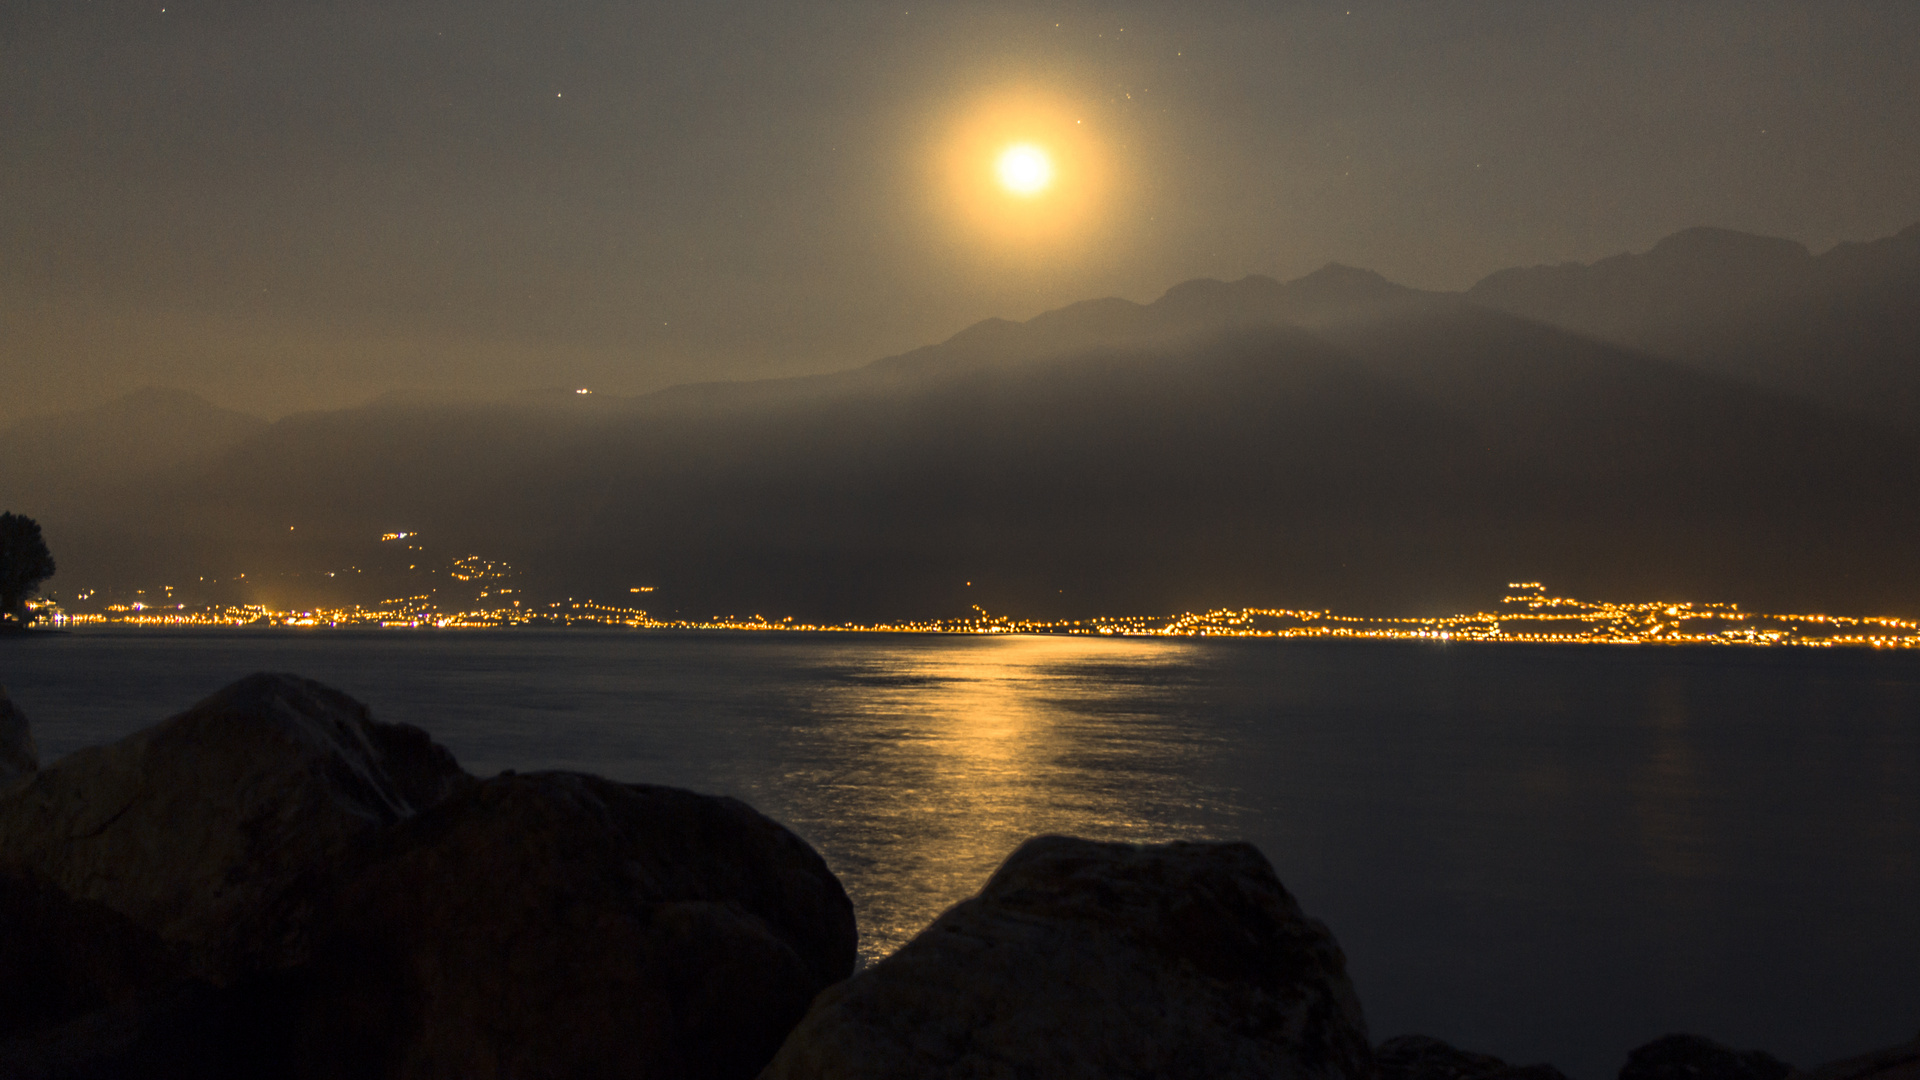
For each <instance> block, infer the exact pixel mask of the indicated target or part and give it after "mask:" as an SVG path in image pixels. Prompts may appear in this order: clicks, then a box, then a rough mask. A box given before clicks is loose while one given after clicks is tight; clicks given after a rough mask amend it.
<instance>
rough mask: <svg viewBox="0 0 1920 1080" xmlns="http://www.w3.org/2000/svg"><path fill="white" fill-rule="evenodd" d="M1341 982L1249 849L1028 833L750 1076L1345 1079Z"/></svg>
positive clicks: (1350, 1009)
mask: <svg viewBox="0 0 1920 1080" xmlns="http://www.w3.org/2000/svg"><path fill="white" fill-rule="evenodd" d="M1345 968H1346V963H1345V959H1344V957H1343V956H1342V954H1341V952H1340V948H1339V946H1338V945H1337V944H1336V943H1335V942H1334V940H1333V936H1332V935H1331V934H1330V933H1329V932H1328V931H1327V929H1326V927H1325V926H1323V925H1321V924H1320V923H1318V922H1315V921H1314V920H1312V919H1309V918H1307V917H1306V916H1305V915H1304V914H1302V913H1301V911H1300V907H1299V905H1298V904H1297V903H1296V902H1295V901H1294V899H1293V897H1292V896H1290V895H1289V894H1288V893H1287V891H1286V889H1285V888H1283V887H1282V886H1281V884H1280V882H1279V881H1278V880H1277V879H1276V878H1275V877H1274V874H1273V870H1272V868H1271V867H1270V866H1269V865H1268V864H1267V861H1266V860H1265V859H1264V858H1263V857H1261V855H1260V853H1259V852H1258V851H1257V850H1255V849H1254V848H1253V847H1252V846H1250V845H1247V844H1197V843H1178V844H1167V845H1157V846H1147V847H1133V846H1129V845H1125V844H1101V843H1094V842H1092V841H1087V840H1078V839H1073V838H1069V837H1061V836H1047V837H1040V838H1038V839H1034V840H1030V841H1028V842H1027V843H1025V844H1023V845H1022V846H1021V847H1020V849H1019V850H1017V851H1015V852H1014V853H1013V854H1012V855H1011V856H1009V857H1008V859H1007V861H1006V862H1005V863H1004V864H1003V865H1002V866H1001V867H1000V869H999V870H998V871H997V872H996V873H995V874H994V876H993V878H992V879H991V880H990V881H988V883H987V885H986V887H985V888H983V889H982V890H981V891H980V894H979V895H978V896H975V897H974V898H972V899H970V900H966V901H963V902H962V903H960V904H959V905H957V906H955V907H954V908H952V909H951V910H949V911H948V912H947V913H946V914H944V915H942V916H941V917H940V918H939V919H937V920H935V921H934V923H933V925H931V926H929V927H928V928H927V929H926V930H924V931H922V932H921V934H920V935H919V936H918V937H916V938H914V939H913V940H912V941H911V942H909V943H907V945H906V946H904V947H903V948H901V949H900V951H898V952H896V953H895V954H893V955H892V956H890V957H888V958H886V959H885V960H882V961H880V962H879V963H878V964H876V965H874V966H873V967H870V968H868V969H866V970H865V971H862V972H861V973H860V974H858V975H856V976H854V977H853V978H852V979H849V980H848V981H847V982H845V983H842V984H840V985H839V986H836V987H833V988H832V989H830V990H828V991H827V992H826V993H824V994H822V995H821V996H820V997H819V998H818V999H817V1000H816V1001H815V1002H814V1005H813V1008H812V1009H811V1010H810V1011H809V1012H808V1014H807V1018H806V1019H805V1020H804V1021H802V1022H801V1024H800V1026H799V1027H798V1028H796V1029H795V1031H794V1033H793V1035H792V1036H791V1037H790V1038H789V1039H788V1040H787V1043H786V1045H785V1046H783V1047H782V1048H781V1050H780V1054H779V1056H778V1057H776V1058H775V1059H774V1061H773V1063H772V1064H771V1065H769V1066H768V1068H767V1071H766V1072H765V1073H763V1074H762V1075H763V1077H765V1080H802V1078H815V1077H821V1078H824V1077H834V1078H840V1080H857V1078H863V1077H876V1078H877V1077H901V1078H905V1077H928V1078H937V1077H973V1076H1046V1077H1063V1078H1064V1077H1196V1078H1198V1077H1209V1078H1215V1080H1219V1078H1232V1077H1255V1076H1258V1077H1294V1078H1302V1080H1304V1078H1308V1077H1313V1078H1326V1080H1333V1078H1352V1080H1359V1078H1362V1077H1366V1076H1369V1075H1370V1074H1371V1072H1372V1068H1373V1062H1372V1052H1371V1050H1370V1049H1369V1046H1368V1043H1367V1037H1366V1024H1365V1021H1364V1020H1363V1019H1362V1016H1361V1011H1360V1004H1359V1001H1358V999H1357V998H1356V997H1355V996H1354V992H1353V987H1352V986H1351V985H1350V984H1349V982H1348V981H1347V976H1346V970H1345Z"/></svg>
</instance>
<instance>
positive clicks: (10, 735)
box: [0, 686, 40, 788]
mask: <svg viewBox="0 0 1920 1080" xmlns="http://www.w3.org/2000/svg"><path fill="white" fill-rule="evenodd" d="M39 768H40V749H39V747H37V746H35V745H34V742H33V729H32V728H31V727H29V726H28V724H27V714H25V713H23V712H21V711H20V707H19V706H18V705H15V704H14V703H13V699H12V698H10V697H8V696H7V688H6V687H4V686H0V788H4V787H5V786H6V785H7V784H9V783H11V782H13V781H14V780H18V779H19V778H20V777H22V776H26V775H28V774H30V773H33V772H35V771H37V770H38V769H39Z"/></svg>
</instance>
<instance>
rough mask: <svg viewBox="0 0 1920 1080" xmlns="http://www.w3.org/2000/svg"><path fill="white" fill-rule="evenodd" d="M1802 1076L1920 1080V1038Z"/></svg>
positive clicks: (1840, 1079)
mask: <svg viewBox="0 0 1920 1080" xmlns="http://www.w3.org/2000/svg"><path fill="white" fill-rule="evenodd" d="M1801 1076H1802V1077H1804V1078H1805V1080H1920V1037H1916V1038H1915V1039H1914V1040H1913V1041H1912V1042H1904V1043H1901V1044H1900V1045H1899V1046H1890V1047H1887V1048H1886V1049H1885V1050H1876V1051H1874V1052H1873V1053H1871V1054H1862V1055H1860V1056H1859V1057H1851V1058H1847V1059H1845V1060H1843V1061H1834V1062H1829V1063H1828V1064H1825V1065H1822V1066H1820V1067H1819V1068H1817V1069H1810V1070H1808V1071H1807V1072H1805V1073H1802V1074H1801Z"/></svg>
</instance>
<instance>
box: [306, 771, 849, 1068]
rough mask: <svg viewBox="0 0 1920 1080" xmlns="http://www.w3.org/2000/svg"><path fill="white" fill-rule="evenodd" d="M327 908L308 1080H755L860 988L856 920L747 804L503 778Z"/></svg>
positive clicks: (819, 868) (368, 853) (549, 778)
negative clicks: (848, 990)
mask: <svg viewBox="0 0 1920 1080" xmlns="http://www.w3.org/2000/svg"><path fill="white" fill-rule="evenodd" d="M322 906H323V907H324V909H325V911H326V915H325V917H324V929H323V930H322V931H321V932H320V933H319V934H318V935H317V936H316V943H315V948H314V956H315V959H314V962H313V964H312V966H311V968H310V969H309V970H308V971H307V972H306V977H307V978H308V979H309V980H310V981H309V983H308V984H307V985H306V986H305V987H304V989H303V991H302V992H303V993H304V995H305V1000H306V1001H307V1005H306V1006H305V1008H304V1009H302V1010H300V1012H299V1015H300V1019H299V1020H298V1021H297V1022H296V1025H295V1026H296V1029H297V1032H298V1039H297V1042H296V1044H295V1047H294V1051H293V1061H294V1062H295V1065H294V1067H293V1070H292V1072H291V1073H290V1075H296V1076H298V1075H304V1076H313V1077H323V1076H383V1077H389V1078H394V1080H402V1078H421V1080H425V1078H429V1077H436V1078H437V1077H446V1078H454V1077H527V1078H537V1077H556V1078H558V1077H652V1076H671V1077H686V1078H700V1077H739V1078H746V1077H751V1076H753V1075H754V1074H755V1073H756V1072H757V1071H758V1070H759V1069H760V1068H761V1066H763V1065H764V1064H765V1063H766V1062H767V1060H768V1059H769V1058H770V1057H772V1056H773V1052H774V1050H775V1049H777V1048H778V1047H779V1045H780V1042H781V1040H782V1039H784V1038H785V1037H786V1035H787V1032H788V1031H789V1030H791V1028H792V1027H793V1025H794V1024H795V1023H796V1022H797V1021H798V1020H799V1019H800V1017H801V1016H802V1015H803V1014H804V1013H805V1011H806V1008H807V1005H808V1003H809V1002H810V1001H811V1000H812V999H813V997H814V995H815V994H817V993H818V992H819V991H820V990H821V989H822V988H824V987H826V986H827V985H829V984H831V983H833V982H836V981H838V980H840V979H844V978H846V976H847V975H848V974H850V973H851V972H852V970H853V965H854V958H855V945H856V941H855V931H854V922H853V906H852V904H851V903H850V902H849V901H848V899H847V895H846V893H845V891H844V890H843V889H842V888H841V887H840V883H839V881H838V880H837V879H835V877H834V876H833V874H832V872H831V871H829V870H828V868H827V866H826V863H825V862H824V861H823V860H822V859H821V858H820V856H819V855H818V854H816V853H815V852H814V851H813V849H812V848H810V847H808V846H807V844H806V843H805V842H804V841H802V840H801V839H799V838H798V837H796V836H795V835H793V834H792V833H790V832H788V831H787V830H786V829H784V828H782V827H781V826H780V825H778V824H776V823H775V822H773V821H771V820H769V819H768V818H766V817H763V816H761V815H760V814H759V813H757V812H755V811H754V810H753V809H752V808H751V807H749V806H747V805H746V804H744V803H741V802H738V801H736V800H733V799H727V798H716V797H710V796H703V795H696V794H693V793H691V792H687V791H680V790H677V789H673V788H662V787H644V786H632V785H625V784H618V783H614V782H612V781H609V780H603V779H600V778H598V777H593V776H585V775H580V774H575V773H537V774H527V775H519V776H515V775H512V774H503V775H502V776H500V777H497V778H495V779H492V780H487V781H483V782H481V783H479V784H477V785H476V786H474V787H473V788H471V789H470V790H467V791H464V792H461V793H460V794H458V795H456V796H454V797H453V798H451V799H449V800H448V801H446V802H444V803H442V804H441V805H439V806H437V807H435V808H433V809H432V810H430V811H428V812H426V813H424V814H421V815H420V816H419V817H417V818H414V819H413V820H411V821H407V822H404V823H402V824H400V825H398V826H396V827H395V828H393V829H391V830H389V831H388V832H386V833H385V834H383V835H381V836H379V837H378V838H376V839H375V840H374V841H373V842H372V843H371V844H369V845H368V846H366V847H365V848H364V849H363V851H362V852H361V854H360V855H359V856H357V857H356V858H355V859H354V860H352V861H351V863H350V864H349V866H348V867H347V868H346V869H345V871H344V872H343V873H342V874H341V875H340V876H339V884H338V886H337V891H336V893H335V894H334V895H332V896H331V897H329V898H328V899H326V900H325V901H324V902H323V903H322Z"/></svg>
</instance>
